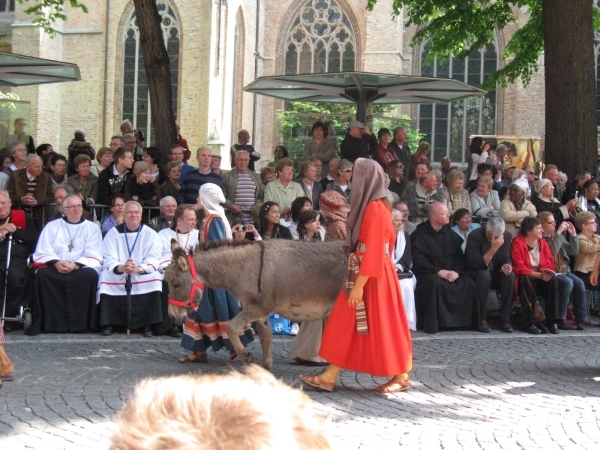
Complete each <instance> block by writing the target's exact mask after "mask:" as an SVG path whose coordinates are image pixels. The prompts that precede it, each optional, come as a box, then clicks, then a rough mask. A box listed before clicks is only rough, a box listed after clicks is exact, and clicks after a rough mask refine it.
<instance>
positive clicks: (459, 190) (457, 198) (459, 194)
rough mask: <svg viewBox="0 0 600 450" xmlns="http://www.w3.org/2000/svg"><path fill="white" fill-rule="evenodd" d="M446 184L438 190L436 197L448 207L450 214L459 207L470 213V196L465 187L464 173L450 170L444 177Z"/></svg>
mask: <svg viewBox="0 0 600 450" xmlns="http://www.w3.org/2000/svg"><path fill="white" fill-rule="evenodd" d="M446 186H447V187H445V188H442V189H440V190H439V191H438V199H439V202H440V203H443V204H444V205H446V207H447V208H448V212H449V213H450V215H451V216H453V215H454V213H455V212H456V211H458V210H459V209H466V210H467V211H469V215H470V214H471V198H470V197H469V191H467V190H466V189H465V188H464V187H465V175H464V174H463V173H462V172H461V171H460V170H451V171H450V173H449V174H448V177H447V178H446Z"/></svg>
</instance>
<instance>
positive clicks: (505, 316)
mask: <svg viewBox="0 0 600 450" xmlns="http://www.w3.org/2000/svg"><path fill="white" fill-rule="evenodd" d="M511 240H512V236H511V234H510V233H509V232H508V231H505V223H504V220H503V219H501V218H500V217H492V218H491V219H490V220H488V222H487V224H486V225H484V226H483V227H481V228H478V229H476V230H474V231H472V232H471V233H470V234H469V238H468V240H467V248H466V249H465V259H466V262H467V270H469V271H470V272H469V275H470V276H471V278H473V279H474V280H475V282H476V283H477V294H478V296H479V311H480V320H481V324H480V331H482V332H484V333H489V332H490V327H489V326H488V324H487V322H486V314H487V302H488V295H489V293H490V288H494V289H499V291H500V320H501V321H502V331H504V332H506V333H512V332H513V328H512V326H511V324H510V313H511V309H512V302H513V298H514V296H515V274H514V272H513V271H512V260H511V257H510V243H511Z"/></svg>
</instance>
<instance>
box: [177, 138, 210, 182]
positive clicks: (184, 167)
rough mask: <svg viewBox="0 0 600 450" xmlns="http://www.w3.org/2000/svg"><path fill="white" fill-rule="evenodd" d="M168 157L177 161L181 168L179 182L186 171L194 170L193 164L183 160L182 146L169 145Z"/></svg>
mask: <svg viewBox="0 0 600 450" xmlns="http://www.w3.org/2000/svg"><path fill="white" fill-rule="evenodd" d="M169 159H170V160H171V161H173V162H175V163H177V164H178V165H179V168H180V169H181V175H180V176H179V182H180V183H181V182H182V181H183V179H184V178H185V176H186V175H187V174H188V172H191V171H192V170H194V166H191V165H189V164H186V163H184V162H183V147H181V146H180V145H174V146H172V147H171V150H170V151H169ZM211 162H212V161H211Z"/></svg>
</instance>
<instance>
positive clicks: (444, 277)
mask: <svg viewBox="0 0 600 450" xmlns="http://www.w3.org/2000/svg"><path fill="white" fill-rule="evenodd" d="M428 215H429V219H428V220H427V221H426V222H423V223H421V224H419V225H418V226H417V229H416V230H415V231H414V232H413V233H412V234H411V236H410V238H411V247H412V254H413V268H412V270H413V272H414V274H415V276H416V277H417V288H416V290H415V304H416V308H417V328H422V329H424V330H425V332H426V333H437V332H438V331H439V330H440V329H442V328H461V327H471V326H476V327H478V322H479V320H478V317H479V312H478V305H477V287H476V284H475V282H474V281H473V280H472V279H471V278H470V277H468V276H467V274H466V271H465V259H464V254H463V251H462V249H461V244H462V243H463V240H462V239H461V238H460V237H459V236H458V234H456V233H455V232H454V231H452V230H451V229H450V227H449V226H448V222H449V219H450V215H449V214H448V208H447V207H446V206H445V205H443V204H441V203H439V202H435V203H432V204H431V206H430V207H429V211H428Z"/></svg>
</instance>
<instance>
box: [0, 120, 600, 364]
mask: <svg viewBox="0 0 600 450" xmlns="http://www.w3.org/2000/svg"><path fill="white" fill-rule="evenodd" d="M121 128H122V131H123V135H119V136H113V137H112V138H111V143H110V146H109V147H102V148H101V149H100V150H99V151H98V154H97V155H96V153H95V151H94V148H93V147H92V146H91V145H90V144H89V142H87V141H86V140H85V134H84V133H83V131H82V130H76V132H75V139H74V140H73V141H72V143H71V145H70V146H69V150H68V158H66V157H65V156H63V155H60V154H58V153H55V152H54V150H53V149H52V147H51V146H50V145H48V144H43V145H42V146H40V147H43V149H41V150H40V147H38V150H40V151H39V152H37V153H29V154H28V153H27V150H28V149H27V147H26V145H25V143H22V142H16V143H14V144H11V145H10V146H9V147H8V148H7V149H5V151H4V155H5V156H7V157H10V159H11V164H10V166H8V167H7V168H6V169H4V173H5V174H6V175H7V176H8V180H7V182H6V184H5V185H6V190H2V191H0V256H1V257H2V258H3V260H2V261H1V262H0V267H2V269H1V270H0V273H2V276H5V272H6V267H5V265H6V260H7V253H8V251H9V249H10V251H11V255H10V256H11V258H10V268H9V270H10V271H11V278H10V280H9V283H8V286H9V290H8V292H9V297H8V298H7V315H15V314H16V311H17V309H18V307H19V305H22V304H24V303H26V302H27V296H31V295H34V296H36V297H37V298H38V300H39V305H40V317H39V324H38V329H37V331H43V332H55V333H66V332H84V331H88V330H96V329H100V330H101V332H102V334H104V335H110V334H112V333H113V332H114V330H115V329H118V330H139V331H140V332H141V333H142V334H143V335H144V336H146V337H151V336H153V335H155V334H162V333H171V335H173V336H181V330H180V329H179V328H178V327H176V326H173V324H172V323H171V320H170V319H169V317H168V313H167V298H168V287H167V285H166V283H165V282H164V280H163V272H164V270H165V268H166V267H167V266H168V264H169V263H170V262H171V240H172V239H175V240H176V241H177V242H179V244H180V246H181V247H182V248H183V249H184V250H185V251H187V252H189V250H190V249H193V248H195V246H196V245H197V244H199V243H200V244H202V243H206V242H209V241H213V240H220V239H248V240H257V241H258V240H269V239H299V240H304V241H311V242H315V241H316V242H319V241H323V240H335V239H344V238H345V236H346V227H345V221H346V217H347V215H348V213H349V208H350V206H349V203H350V195H351V192H352V172H353V167H354V163H355V161H356V159H357V158H361V157H362V158H365V157H366V158H369V157H372V158H373V159H374V160H375V161H377V162H378V163H379V164H380V165H381V167H382V169H383V171H384V172H385V179H386V185H385V188H386V193H387V199H388V200H389V202H388V203H390V204H391V206H393V210H392V222H393V225H394V228H395V230H396V232H397V239H396V245H395V248H394V249H393V251H392V252H391V257H392V259H393V262H394V264H395V266H396V268H397V272H398V280H399V283H400V286H401V291H402V293H403V301H404V306H405V310H406V313H407V318H408V322H409V326H410V328H411V329H413V330H415V329H423V330H424V331H425V332H427V333H437V332H438V331H440V330H447V329H461V328H462V329H473V330H478V331H481V332H490V327H489V325H488V319H489V317H488V297H489V294H490V290H491V289H494V290H495V291H496V297H497V300H498V304H499V311H500V314H499V317H500V327H501V330H502V331H504V332H507V333H510V332H513V324H516V322H513V321H511V314H512V312H513V306H514V305H515V304H520V312H521V314H520V323H519V324H518V326H519V328H520V329H522V330H524V331H526V332H529V333H532V334H540V333H548V332H549V333H554V334H556V333H558V330H559V329H566V330H569V329H578V330H583V328H584V325H585V324H588V323H590V318H589V313H588V305H587V297H586V289H587V290H599V289H600V288H599V287H598V271H599V270H600V259H599V258H597V255H598V252H599V251H600V236H599V235H598V224H599V223H600V201H599V200H598V194H599V192H600V191H599V189H598V182H597V181H596V180H595V179H593V178H592V176H591V174H590V173H589V172H581V173H578V174H577V175H576V176H575V179H574V182H573V183H571V184H568V185H565V184H564V178H562V177H561V176H560V174H559V171H558V168H557V167H556V166H554V165H551V164H546V165H545V166H543V165H540V168H541V167H543V169H542V173H540V174H538V175H536V174H535V173H534V171H533V168H532V167H530V166H527V167H525V168H524V169H523V170H518V168H516V167H514V166H512V165H510V164H509V163H507V162H506V159H505V155H506V154H507V145H505V144H500V145H498V146H497V147H495V148H494V146H492V145H491V143H490V142H486V141H484V140H483V139H481V138H475V139H474V140H473V143H472V145H471V156H470V159H469V162H470V166H469V167H468V168H467V170H466V174H465V173H464V172H463V171H462V170H460V169H459V168H457V167H452V165H451V162H450V160H449V159H448V158H444V161H442V167H441V170H438V171H434V170H432V167H431V164H430V163H429V160H428V158H427V153H428V152H429V150H430V146H429V144H427V143H421V144H420V145H419V148H418V149H417V152H416V153H414V154H411V153H410V151H409V149H408V145H407V143H406V140H407V137H406V130H405V129H404V128H402V127H398V128H396V129H394V130H393V133H392V132H391V131H390V130H388V129H385V128H383V129H381V130H379V132H378V134H377V136H378V139H376V138H375V137H374V136H373V132H372V130H370V129H369V128H366V127H364V126H363V125H362V124H361V123H360V122H357V121H355V122H352V123H350V127H349V130H348V134H347V135H346V137H345V138H344V140H343V141H342V142H341V145H340V147H339V149H338V143H337V141H336V140H335V137H333V136H330V133H329V128H330V127H329V126H327V125H325V124H323V123H322V122H317V123H315V125H314V126H313V139H312V140H310V141H309V142H307V143H306V145H305V147H304V153H303V158H304V161H302V162H301V164H300V165H299V173H295V170H294V168H295V165H294V161H293V160H292V159H290V158H289V157H288V152H287V149H285V147H283V146H278V147H277V149H276V151H275V159H274V161H272V162H270V163H269V164H268V166H267V167H264V168H263V169H262V170H260V171H255V170H254V169H255V168H257V167H258V166H259V165H260V164H261V155H260V153H259V152H258V151H256V149H254V147H253V146H252V145H251V144H250V143H249V142H250V135H249V133H248V132H247V131H245V130H241V131H240V133H239V134H238V138H239V140H238V142H237V143H236V144H234V145H233V146H232V148H231V150H230V154H231V156H232V168H231V170H225V169H222V168H221V167H220V163H221V158H220V156H218V155H213V154H212V151H211V150H210V149H209V148H207V147H202V148H200V149H198V150H197V152H196V161H197V164H198V167H194V166H192V165H189V164H187V159H184V158H185V157H186V155H187V158H190V157H191V154H190V151H189V149H188V148H187V147H184V146H183V144H182V142H185V145H186V146H187V141H185V140H184V139H182V138H181V136H180V142H179V143H178V144H176V145H174V146H172V148H171V149H169V153H168V158H164V157H163V155H162V154H161V151H160V150H159V149H157V148H156V147H146V146H145V142H144V140H143V136H141V135H140V134H139V133H138V132H134V131H133V130H132V127H131V124H128V123H125V122H124V123H123V126H122V127H121ZM392 134H393V136H392ZM338 154H339V155H340V156H339V157H338V156H337V155H338ZM167 159H168V160H169V162H168V163H166V164H165V162H166V161H167ZM298 162H300V161H298ZM405 170H406V171H407V172H408V176H407V177H404V171H405ZM557 193H560V195H558V194H557ZM156 207H158V210H157V211H155V212H156V214H151V213H152V212H154V208H156ZM105 208H106V210H105ZM144 208H146V209H147V210H149V211H150V212H151V213H150V214H144ZM474 219H475V222H474ZM9 237H10V239H9ZM9 240H10V243H9ZM30 255H32V256H31V260H32V264H31V266H32V269H28V267H27V260H28V258H29V257H30ZM33 270H35V275H34V280H35V282H34V283H33V284H34V286H35V287H34V289H33V291H34V292H26V288H25V286H26V284H27V283H26V279H27V277H29V276H33V275H31V273H30V271H33ZM571 299H572V304H573V316H574V322H573V324H572V323H571V321H570V320H567V317H568V304H569V301H570V300H571ZM237 311H239V305H238V304H237V300H236V299H235V297H233V296H232V295H231V294H229V293H228V292H226V291H223V290H219V289H206V290H205V292H204V295H203V297H202V301H201V306H200V307H199V308H198V310H197V311H195V312H194V313H193V314H190V316H189V317H188V319H187V321H186V323H185V324H184V327H183V341H182V345H183V346H184V347H185V348H186V349H187V350H189V351H190V352H191V353H190V354H189V355H188V356H186V357H185V358H182V359H181V362H203V361H205V360H206V350H207V349H208V348H213V349H214V350H218V349H219V348H226V349H227V350H229V351H230V352H232V351H233V348H232V346H231V343H230V342H229V339H228V338H227V335H226V331H225V328H224V327H226V324H227V322H228V321H229V320H231V319H232V318H233V316H235V314H237ZM569 318H570V316H569ZM215 324H218V325H215ZM303 327H304V324H303ZM307 327H309V325H307ZM307 327H305V328H304V331H303V328H300V335H301V336H302V335H305V336H308V337H307V338H306V339H310V338H311V336H314V335H315V333H316V334H319V333H320V332H321V331H322V329H323V323H321V322H319V324H311V325H310V328H307ZM315 327H316V328H315ZM240 337H241V338H242V340H243V342H244V344H247V343H248V342H250V341H252V333H251V331H250V330H245V331H244V333H243V336H242V335H241V336H240ZM309 347H310V349H309V351H307V350H306V346H304V347H303V346H299V347H298V348H296V346H295V348H294V349H293V353H294V352H296V353H294V355H295V358H294V361H296V363H298V362H302V361H304V362H313V363H315V364H319V363H322V362H323V361H322V360H320V359H319V357H318V355H316V353H315V352H314V351H313V350H312V349H313V348H314V347H315V345H314V343H313V344H311V346H309ZM317 349H318V347H317ZM232 356H233V355H232Z"/></svg>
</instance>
